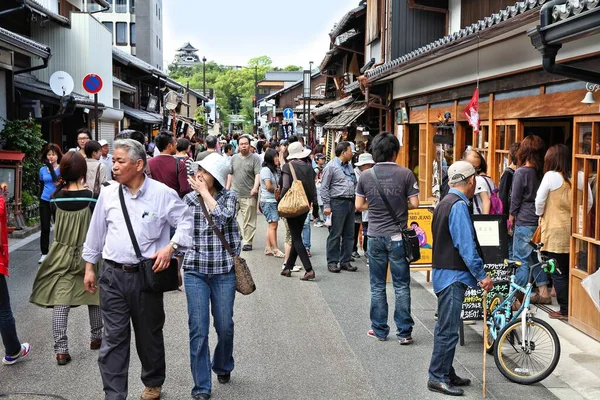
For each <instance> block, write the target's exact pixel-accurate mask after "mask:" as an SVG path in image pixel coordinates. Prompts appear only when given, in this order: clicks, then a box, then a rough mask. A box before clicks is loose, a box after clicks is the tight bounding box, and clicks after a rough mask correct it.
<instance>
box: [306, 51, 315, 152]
mask: <svg viewBox="0 0 600 400" xmlns="http://www.w3.org/2000/svg"><path fill="white" fill-rule="evenodd" d="M308 63H309V64H310V68H309V70H310V75H309V76H308V87H309V90H310V91H309V93H308V113H307V114H308V136H307V139H308V143H309V146H311V148H313V147H314V145H315V143H314V139H313V138H312V134H311V130H310V125H311V123H310V102H311V101H312V66H313V62H312V61H309V62H308Z"/></svg>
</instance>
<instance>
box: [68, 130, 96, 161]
mask: <svg viewBox="0 0 600 400" xmlns="http://www.w3.org/2000/svg"><path fill="white" fill-rule="evenodd" d="M76 137H77V147H74V148H72V149H69V151H78V152H79V154H81V155H82V156H83V157H85V144H86V143H87V142H89V141H90V140H92V134H91V133H90V130H89V129H88V128H79V129H78V130H77V136H76Z"/></svg>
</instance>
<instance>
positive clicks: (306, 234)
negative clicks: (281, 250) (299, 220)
mask: <svg viewBox="0 0 600 400" xmlns="http://www.w3.org/2000/svg"><path fill="white" fill-rule="evenodd" d="M310 217H311V214H310V213H308V214H306V219H305V220H304V226H303V227H302V243H304V247H306V250H310Z"/></svg>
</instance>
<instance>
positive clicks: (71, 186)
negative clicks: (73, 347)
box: [29, 142, 104, 365]
mask: <svg viewBox="0 0 600 400" xmlns="http://www.w3.org/2000/svg"><path fill="white" fill-rule="evenodd" d="M90 143H92V142H88V144H87V145H89V144H90ZM95 143H96V144H98V142H95ZM87 145H86V146H87ZM86 172H87V164H86V160H85V159H84V158H83V157H82V156H81V154H79V152H68V153H67V154H65V156H64V157H63V158H62V161H61V163H60V178H61V181H60V185H59V186H58V189H57V190H56V192H55V193H54V195H53V196H52V200H51V201H52V203H53V204H54V205H55V206H56V223H55V225H54V226H55V230H54V242H53V243H52V247H51V248H50V252H49V253H48V256H47V257H46V259H45V260H44V261H43V262H42V265H41V266H40V268H39V269H38V272H37V275H36V277H35V281H34V282H33V289H32V291H31V297H30V298H29V301H30V302H31V303H33V304H36V305H38V306H40V307H48V308H52V309H53V310H52V336H53V338H54V353H55V354H56V362H57V363H58V365H66V364H68V363H69V362H70V361H71V355H70V353H69V343H68V337H67V322H68V318H69V311H70V310H71V307H77V306H83V305H87V306H88V312H89V318H90V349H92V350H98V349H99V348H100V343H101V342H102V318H101V316H100V307H99V297H98V293H88V292H87V291H86V290H85V287H84V284H83V276H84V272H85V261H84V260H83V259H82V258H81V251H82V248H83V242H84V240H85V237H86V234H87V232H88V228H89V226H90V219H91V217H92V211H93V208H94V204H95V202H96V197H97V196H94V193H92V191H91V190H88V189H86V188H85V187H84V185H83V182H84V179H85V176H86ZM103 178H104V176H103ZM93 268H95V266H93Z"/></svg>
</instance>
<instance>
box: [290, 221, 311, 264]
mask: <svg viewBox="0 0 600 400" xmlns="http://www.w3.org/2000/svg"><path fill="white" fill-rule="evenodd" d="M306 214H308V213H304V214H302V215H299V216H297V217H294V218H288V219H287V223H288V226H289V227H290V234H291V235H292V249H291V250H290V256H289V257H288V259H287V261H286V262H285V268H286V269H292V268H294V265H296V260H297V259H298V257H300V261H302V265H303V266H304V270H305V271H306V272H310V271H312V269H313V268H312V264H311V262H310V258H309V257H308V253H307V252H306V247H304V242H302V228H303V227H304V221H305V220H306Z"/></svg>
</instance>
